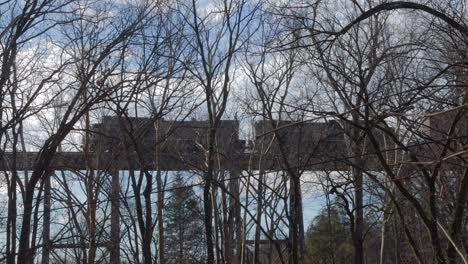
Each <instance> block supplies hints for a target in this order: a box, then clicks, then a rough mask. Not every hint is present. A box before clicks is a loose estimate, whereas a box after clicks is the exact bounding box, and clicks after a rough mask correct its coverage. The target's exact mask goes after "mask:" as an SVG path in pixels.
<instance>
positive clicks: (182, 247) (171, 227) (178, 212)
mask: <svg viewBox="0 0 468 264" xmlns="http://www.w3.org/2000/svg"><path fill="white" fill-rule="evenodd" d="M169 195H170V197H169V201H168V204H167V207H166V210H165V214H164V217H165V223H166V228H165V232H166V233H165V239H166V241H165V245H166V254H165V255H166V258H167V263H180V264H189V263H204V260H205V248H204V245H205V243H204V232H203V230H204V228H203V227H204V226H203V214H202V210H201V207H200V203H199V199H198V198H197V196H196V194H195V192H194V190H193V188H191V187H187V183H186V182H185V180H184V179H183V177H182V174H180V173H177V174H176V175H175V179H174V184H173V186H172V191H171V192H170V194H169Z"/></svg>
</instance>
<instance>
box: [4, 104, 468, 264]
mask: <svg viewBox="0 0 468 264" xmlns="http://www.w3.org/2000/svg"><path fill="white" fill-rule="evenodd" d="M455 118H458V119H460V120H462V121H461V122H458V125H457V126H454V127H452V128H451V127H450V124H451V123H453V121H454V119H455ZM209 128H210V127H209V123H208V122H207V121H170V120H162V121H161V120H160V121H158V122H155V121H154V120H152V119H150V118H127V119H121V118H118V117H113V116H107V117H104V118H103V119H102V122H101V123H98V124H95V125H94V126H93V127H92V131H91V139H90V151H89V153H86V155H85V153H83V152H57V153H56V155H55V156H54V159H53V161H52V164H51V166H50V171H53V170H89V169H91V170H103V171H107V172H108V173H109V175H111V177H112V184H111V187H112V190H111V197H112V201H113V202H112V204H111V207H112V210H111V214H112V215H113V216H115V217H112V219H114V220H113V221H112V223H111V234H110V240H111V241H109V243H104V245H98V246H104V247H108V248H109V251H110V252H111V259H112V262H113V263H120V260H119V246H118V244H119V243H120V222H119V220H118V219H119V217H118V216H119V210H120V209H119V208H120V203H119V195H120V194H119V191H120V186H119V171H127V170H150V171H154V170H157V169H159V170H162V171H188V170H194V171H201V172H203V170H204V169H205V162H206V157H205V151H206V147H207V133H208V129H209ZM421 130H422V131H423V133H424V135H426V137H427V138H426V140H425V141H423V142H422V143H421V144H417V145H415V146H409V147H407V148H406V149H405V148H402V147H401V146H399V145H397V144H395V143H394V139H392V136H391V133H387V134H384V133H382V132H379V130H376V131H375V133H374V134H375V137H376V138H377V140H378V143H379V148H378V149H376V148H374V147H372V144H370V142H366V143H365V144H364V145H365V146H366V147H365V153H362V157H364V161H365V164H364V166H365V169H366V170H372V171H380V170H382V167H381V162H382V161H381V160H379V159H378V157H377V154H380V155H382V154H384V155H383V156H384V157H385V158H386V159H387V161H388V162H387V164H390V165H394V166H402V164H404V165H403V169H402V171H403V170H406V172H405V173H407V174H409V173H411V171H412V168H413V167H414V166H416V165H414V164H411V163H408V164H405V160H404V159H401V157H404V156H405V155H398V156H400V157H399V158H398V159H396V158H395V157H396V155H397V154H398V153H400V154H404V153H406V152H408V150H410V151H412V152H413V153H417V154H418V158H419V159H420V160H421V163H425V164H423V165H424V166H431V161H433V160H435V159H437V158H440V157H439V156H438V155H439V154H440V153H441V151H442V150H441V148H443V146H444V144H438V142H442V143H443V141H444V140H446V138H447V136H449V134H450V135H455V136H457V137H458V138H459V139H461V140H464V141H466V138H467V135H468V118H467V117H466V116H461V117H460V116H457V115H455V114H454V113H448V114H444V115H428V118H427V119H426V121H425V122H424V124H423V127H422V129H421ZM254 131H255V139H254V140H253V141H245V140H241V139H240V137H239V122H238V121H235V120H222V121H221V122H220V123H219V127H218V128H217V134H216V155H215V156H216V162H215V164H216V169H217V170H220V171H228V172H229V177H230V179H229V183H228V185H227V188H228V190H229V192H230V195H231V196H232V199H230V200H229V211H230V213H229V215H230V219H229V221H230V226H232V227H233V228H232V229H230V230H229V232H228V233H229V234H228V235H229V239H230V241H232V243H234V244H239V240H240V236H241V235H240V231H241V230H240V229H241V222H242V220H241V216H240V211H241V210H240V206H239V204H238V201H239V197H240V194H239V178H240V175H241V172H242V171H243V170H256V171H260V170H262V171H272V170H282V169H284V165H285V164H283V163H284V159H287V160H288V162H289V163H288V166H293V167H294V168H295V169H297V170H301V171H346V170H350V169H351V168H352V164H351V162H350V159H351V158H352V157H350V154H349V153H348V143H347V136H346V125H343V124H340V123H338V122H336V121H329V122H322V123H317V122H292V121H281V122H277V121H259V122H257V123H256V124H255V125H254ZM426 142H427V143H426ZM465 143H466V142H465ZM460 151H466V150H463V149H460V147H459V146H456V145H453V146H452V148H451V149H450V150H449V151H447V154H446V156H450V155H456V154H457V153H460ZM377 152H379V153H377ZM37 155H38V152H27V153H8V152H4V153H1V158H0V170H3V171H13V170H16V171H28V170H34V166H35V160H36V157H37ZM85 156H86V157H85ZM447 160H448V161H450V159H449V158H447ZM448 164H450V163H448ZM420 165H421V164H417V166H420ZM453 165H457V166H458V165H459V163H458V162H453ZM45 187H46V188H50V182H47V183H46V185H45ZM45 193H46V202H45V203H44V212H45V217H44V219H46V220H47V219H50V211H48V210H49V209H50V190H45ZM49 224H50V223H49ZM49 230H50V228H49V226H47V227H46V228H45V231H44V233H43V235H44V236H45V237H44V241H46V242H45V245H46V247H45V250H46V251H47V252H49V251H50V250H51V249H52V248H70V247H83V245H63V244H52V243H51V242H50V240H49V237H48V236H49V235H50V231H49ZM237 250H239V249H233V251H237ZM46 254H48V253H46ZM231 254H234V253H232V252H231Z"/></svg>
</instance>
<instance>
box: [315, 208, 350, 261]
mask: <svg viewBox="0 0 468 264" xmlns="http://www.w3.org/2000/svg"><path fill="white" fill-rule="evenodd" d="M348 228H349V227H348V223H347V222H346V216H345V213H344V212H343V211H342V210H340V209H339V208H337V207H336V206H331V207H330V208H324V209H323V210H322V211H321V212H320V214H319V215H318V216H317V217H315V219H314V221H313V222H312V223H311V224H310V226H309V228H308V230H307V234H306V247H307V258H308V260H309V262H310V263H317V264H318V263H320V264H322V263H323V264H325V263H327V264H328V263H334V264H338V263H343V264H344V263H350V259H352V255H353V248H352V241H351V238H350V235H349V231H348Z"/></svg>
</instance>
